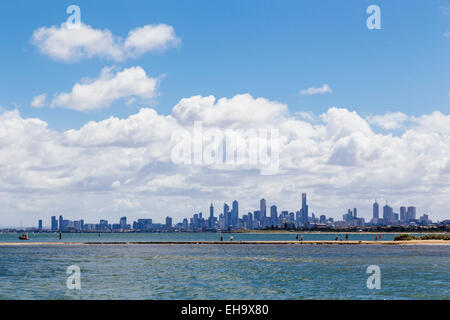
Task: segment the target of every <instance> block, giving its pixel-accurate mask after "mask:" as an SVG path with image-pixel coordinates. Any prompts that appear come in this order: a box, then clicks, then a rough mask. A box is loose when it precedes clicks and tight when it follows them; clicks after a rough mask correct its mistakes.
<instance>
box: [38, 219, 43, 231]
mask: <svg viewBox="0 0 450 320" xmlns="http://www.w3.org/2000/svg"><path fill="white" fill-rule="evenodd" d="M38 229H39V230H42V220H41V219H39V222H38Z"/></svg>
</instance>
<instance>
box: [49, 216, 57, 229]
mask: <svg viewBox="0 0 450 320" xmlns="http://www.w3.org/2000/svg"><path fill="white" fill-rule="evenodd" d="M51 228H52V231H56V230H58V220H56V217H55V216H52V223H51Z"/></svg>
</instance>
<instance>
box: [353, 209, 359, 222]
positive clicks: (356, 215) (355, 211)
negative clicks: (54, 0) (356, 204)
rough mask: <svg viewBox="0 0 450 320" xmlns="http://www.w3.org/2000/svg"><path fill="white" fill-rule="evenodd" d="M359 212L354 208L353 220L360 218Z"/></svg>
mask: <svg viewBox="0 0 450 320" xmlns="http://www.w3.org/2000/svg"><path fill="white" fill-rule="evenodd" d="M357 212H358V211H357V210H356V208H353V219H356V218H358V214H357Z"/></svg>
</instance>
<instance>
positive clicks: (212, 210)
mask: <svg viewBox="0 0 450 320" xmlns="http://www.w3.org/2000/svg"><path fill="white" fill-rule="evenodd" d="M209 217H210V218H214V206H213V204H212V203H211V206H209Z"/></svg>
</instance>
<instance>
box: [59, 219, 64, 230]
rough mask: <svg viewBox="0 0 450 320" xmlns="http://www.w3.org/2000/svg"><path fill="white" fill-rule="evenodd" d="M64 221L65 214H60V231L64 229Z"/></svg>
mask: <svg viewBox="0 0 450 320" xmlns="http://www.w3.org/2000/svg"><path fill="white" fill-rule="evenodd" d="M63 221H64V219H63V216H62V215H61V216H59V226H58V228H59V231H62V230H63V229H64V226H63V224H64V222H63Z"/></svg>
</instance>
